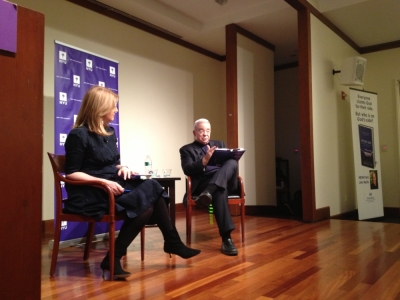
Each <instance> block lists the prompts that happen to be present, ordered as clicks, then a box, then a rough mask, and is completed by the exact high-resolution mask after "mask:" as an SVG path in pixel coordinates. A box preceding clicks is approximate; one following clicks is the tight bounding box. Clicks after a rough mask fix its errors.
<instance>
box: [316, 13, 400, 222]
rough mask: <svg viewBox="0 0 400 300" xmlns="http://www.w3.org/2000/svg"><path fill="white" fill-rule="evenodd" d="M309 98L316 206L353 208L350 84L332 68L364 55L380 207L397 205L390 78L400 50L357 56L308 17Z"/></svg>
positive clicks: (399, 74)
mask: <svg viewBox="0 0 400 300" xmlns="http://www.w3.org/2000/svg"><path fill="white" fill-rule="evenodd" d="M311 25H312V26H311V28H312V30H311V38H312V42H311V44H312V47H311V48H312V49H311V51H312V97H313V122H314V135H313V137H314V157H315V161H314V166H315V186H316V191H315V193H316V207H317V208H321V207H325V206H330V213H331V215H336V214H339V213H342V212H347V211H350V210H352V209H355V208H357V201H356V195H355V179H354V163H353V147H352V136H351V116H350V99H349V97H348V96H347V97H346V99H345V100H342V99H341V91H344V92H345V93H346V94H349V87H348V86H344V85H341V84H340V83H339V79H338V76H340V74H339V75H335V76H333V75H332V69H335V70H340V68H341V64H342V63H343V61H344V59H345V58H347V57H350V56H362V57H364V58H366V59H367V67H366V74H365V81H364V86H363V87H357V86H354V87H353V88H358V89H364V90H366V91H369V92H374V93H378V120H379V133H380V139H381V140H380V145H387V146H388V151H387V152H381V161H382V165H381V172H382V191H383V204H384V207H399V197H400V196H399V195H400V194H399V171H398V170H399V159H398V158H399V152H398V130H397V116H396V95H395V82H396V79H397V80H399V79H400V68H399V65H400V50H399V49H395V50H389V51H381V52H376V53H371V54H365V55H360V54H359V53H357V52H356V51H355V50H354V49H352V48H351V47H350V46H349V45H347V44H346V43H345V42H344V41H343V40H342V39H340V38H339V37H338V36H337V35H336V34H334V33H333V32H332V31H331V30H330V29H328V28H327V27H326V26H325V25H323V24H322V23H321V22H320V21H319V20H317V19H316V18H315V17H312V18H311Z"/></svg>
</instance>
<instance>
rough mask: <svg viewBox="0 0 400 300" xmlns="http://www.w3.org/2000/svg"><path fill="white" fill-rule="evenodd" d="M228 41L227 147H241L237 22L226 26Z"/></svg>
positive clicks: (226, 38)
mask: <svg viewBox="0 0 400 300" xmlns="http://www.w3.org/2000/svg"><path fill="white" fill-rule="evenodd" d="M225 35H226V37H225V40H226V41H225V42H226V113H227V116H226V122H227V124H226V125H227V130H228V132H227V147H228V148H237V147H239V146H238V144H239V141H238V140H239V137H238V108H237V107H238V103H237V102H238V99H237V28H236V25H235V24H230V25H227V26H226V28H225Z"/></svg>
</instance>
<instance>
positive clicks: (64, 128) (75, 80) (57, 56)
mask: <svg viewBox="0 0 400 300" xmlns="http://www.w3.org/2000/svg"><path fill="white" fill-rule="evenodd" d="M117 74H118V62H116V61H114V60H111V59H108V58H105V57H102V56H99V55H96V54H93V53H90V52H87V51H84V50H81V49H78V48H75V47H72V46H69V45H66V44H63V43H61V42H58V41H55V53H54V142H55V145H54V151H55V153H57V154H62V153H65V150H64V144H65V141H66V139H67V136H68V133H69V132H70V131H71V129H72V126H73V125H74V123H75V120H76V117H77V115H78V112H79V108H80V106H81V103H82V99H83V96H84V95H85V93H86V91H87V90H88V89H89V88H90V87H92V86H95V85H98V86H103V87H106V88H109V89H110V90H112V91H113V92H114V93H116V94H118V75H117ZM110 126H112V127H113V128H114V129H115V133H116V135H117V139H118V141H119V115H118V114H116V115H115V118H114V121H113V123H110ZM118 144H119V143H118ZM117 146H118V145H117ZM63 196H64V198H67V194H66V192H65V190H63ZM81 225H83V224H80V223H68V224H63V226H62V231H61V241H65V240H70V239H76V238H80V237H82V236H84V235H85V233H86V228H87V226H86V225H84V226H81ZM103 225H104V226H103ZM97 226H98V227H96V230H95V233H96V234H98V233H103V232H107V227H106V224H102V225H101V224H97Z"/></svg>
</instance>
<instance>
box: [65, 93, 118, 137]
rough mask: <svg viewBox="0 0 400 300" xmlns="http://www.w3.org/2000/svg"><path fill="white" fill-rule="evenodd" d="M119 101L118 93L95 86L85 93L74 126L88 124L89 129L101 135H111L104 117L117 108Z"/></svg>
mask: <svg viewBox="0 0 400 300" xmlns="http://www.w3.org/2000/svg"><path fill="white" fill-rule="evenodd" d="M117 102H118V95H117V94H115V93H114V92H113V91H111V90H109V89H107V88H105V87H101V86H93V87H91V88H90V89H89V90H88V91H87V92H86V94H85V96H84V97H83V100H82V105H81V108H80V109H79V113H78V116H77V118H76V121H75V124H74V126H73V127H72V128H76V127H81V126H84V125H86V126H87V127H88V129H89V131H92V132H95V133H97V134H99V135H102V136H105V135H111V134H112V132H107V130H106V128H107V126H108V124H103V119H102V117H103V116H104V115H106V114H108V113H109V112H110V111H111V110H113V109H115V105H116V104H117Z"/></svg>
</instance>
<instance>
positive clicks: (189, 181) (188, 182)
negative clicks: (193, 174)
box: [186, 176, 192, 198]
mask: <svg viewBox="0 0 400 300" xmlns="http://www.w3.org/2000/svg"><path fill="white" fill-rule="evenodd" d="M186 195H187V197H189V195H190V198H191V197H192V179H191V178H190V176H186Z"/></svg>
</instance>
